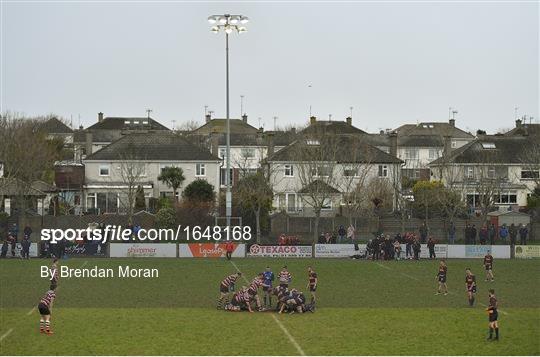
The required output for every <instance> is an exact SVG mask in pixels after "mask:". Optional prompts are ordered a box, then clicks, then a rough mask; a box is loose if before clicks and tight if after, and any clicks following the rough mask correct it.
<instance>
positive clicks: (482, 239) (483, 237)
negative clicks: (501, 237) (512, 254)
mask: <svg viewBox="0 0 540 357" xmlns="http://www.w3.org/2000/svg"><path fill="white" fill-rule="evenodd" d="M488 236H489V232H488V228H487V226H486V225H485V224H484V225H483V226H482V228H481V229H480V234H479V237H480V244H482V245H485V244H486V243H487V240H488Z"/></svg>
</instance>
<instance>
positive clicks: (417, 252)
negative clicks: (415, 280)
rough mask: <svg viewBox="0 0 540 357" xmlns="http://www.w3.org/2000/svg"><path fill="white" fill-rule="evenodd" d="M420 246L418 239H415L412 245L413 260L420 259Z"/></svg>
mask: <svg viewBox="0 0 540 357" xmlns="http://www.w3.org/2000/svg"><path fill="white" fill-rule="evenodd" d="M421 247H422V246H421V245H420V242H419V241H418V238H416V239H415V241H414V243H413V252H414V260H419V259H420V250H421V249H422V248H421Z"/></svg>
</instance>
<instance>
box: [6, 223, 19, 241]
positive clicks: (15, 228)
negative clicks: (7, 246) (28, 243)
mask: <svg viewBox="0 0 540 357" xmlns="http://www.w3.org/2000/svg"><path fill="white" fill-rule="evenodd" d="M8 235H12V236H13V237H15V241H17V236H18V235H19V227H18V226H17V223H13V225H12V226H11V228H10V229H9V232H8Z"/></svg>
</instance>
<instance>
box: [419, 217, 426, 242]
mask: <svg viewBox="0 0 540 357" xmlns="http://www.w3.org/2000/svg"><path fill="white" fill-rule="evenodd" d="M418 230H419V231H420V242H421V243H425V242H426V239H427V235H428V228H427V226H426V222H424V223H422V225H421V226H420V228H419V229H418Z"/></svg>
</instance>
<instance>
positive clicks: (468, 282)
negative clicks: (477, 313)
mask: <svg viewBox="0 0 540 357" xmlns="http://www.w3.org/2000/svg"><path fill="white" fill-rule="evenodd" d="M465 271H466V273H467V274H466V275H465V289H466V291H467V298H468V299H469V306H470V307H473V305H474V300H475V294H476V277H475V276H474V274H473V273H472V272H471V269H470V268H467V269H466V270H465Z"/></svg>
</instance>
